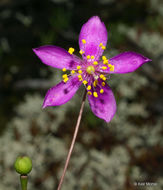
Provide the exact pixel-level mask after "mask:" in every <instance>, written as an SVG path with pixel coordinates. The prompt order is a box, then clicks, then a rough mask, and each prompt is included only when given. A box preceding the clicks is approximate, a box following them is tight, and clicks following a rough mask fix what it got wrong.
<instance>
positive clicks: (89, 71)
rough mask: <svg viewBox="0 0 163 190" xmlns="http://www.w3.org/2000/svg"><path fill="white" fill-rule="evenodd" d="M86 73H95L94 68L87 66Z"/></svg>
mask: <svg viewBox="0 0 163 190" xmlns="http://www.w3.org/2000/svg"><path fill="white" fill-rule="evenodd" d="M86 71H87V73H88V74H92V73H94V72H95V68H94V66H88V67H87V70H86Z"/></svg>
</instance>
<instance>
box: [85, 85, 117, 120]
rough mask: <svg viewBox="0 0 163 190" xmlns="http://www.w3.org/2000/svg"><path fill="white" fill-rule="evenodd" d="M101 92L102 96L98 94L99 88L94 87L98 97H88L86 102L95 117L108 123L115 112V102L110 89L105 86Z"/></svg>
mask: <svg viewBox="0 0 163 190" xmlns="http://www.w3.org/2000/svg"><path fill="white" fill-rule="evenodd" d="M103 90H104V92H103V94H100V87H96V92H97V94H98V97H97V98H96V97H94V96H93V95H88V101H89V105H90V107H91V109H92V112H93V113H94V114H95V115H96V116H97V117H99V118H101V119H103V120H105V121H106V122H109V121H111V119H112V118H113V116H114V114H115V112H116V101H115V98H114V94H113V92H112V90H111V88H110V87H109V86H108V85H107V84H106V85H105V86H104V87H103ZM92 93H93V91H92Z"/></svg>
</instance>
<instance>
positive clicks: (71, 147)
mask: <svg viewBox="0 0 163 190" xmlns="http://www.w3.org/2000/svg"><path fill="white" fill-rule="evenodd" d="M86 95H87V91H86V90H85V93H84V96H83V100H82V104H81V108H80V112H79V116H78V119H77V123H76V126H75V131H74V135H73V139H72V142H71V146H70V148H69V152H68V155H67V158H66V163H65V166H64V170H63V173H62V176H61V179H60V182H59V185H58V188H57V190H60V189H61V186H62V183H63V180H64V177H65V174H66V171H67V167H68V164H69V161H70V158H71V154H72V150H73V148H74V144H75V141H76V137H77V134H78V130H79V126H80V121H81V117H82V113H83V109H84V104H85V100H86Z"/></svg>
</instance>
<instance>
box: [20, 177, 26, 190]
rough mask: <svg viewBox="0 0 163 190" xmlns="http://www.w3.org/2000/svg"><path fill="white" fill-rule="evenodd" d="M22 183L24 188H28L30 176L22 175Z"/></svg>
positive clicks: (23, 189)
mask: <svg viewBox="0 0 163 190" xmlns="http://www.w3.org/2000/svg"><path fill="white" fill-rule="evenodd" d="M20 183H21V188H22V190H27V183H28V176H27V175H20Z"/></svg>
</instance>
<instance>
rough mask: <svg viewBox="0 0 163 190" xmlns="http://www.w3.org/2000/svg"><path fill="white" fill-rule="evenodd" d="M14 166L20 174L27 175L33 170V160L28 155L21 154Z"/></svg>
mask: <svg viewBox="0 0 163 190" xmlns="http://www.w3.org/2000/svg"><path fill="white" fill-rule="evenodd" d="M14 168H15V170H16V171H17V172H18V173H19V174H21V175H27V174H28V173H29V172H30V171H31V170H32V161H31V159H30V158H29V157H27V156H19V157H17V159H16V161H15V163H14Z"/></svg>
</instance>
